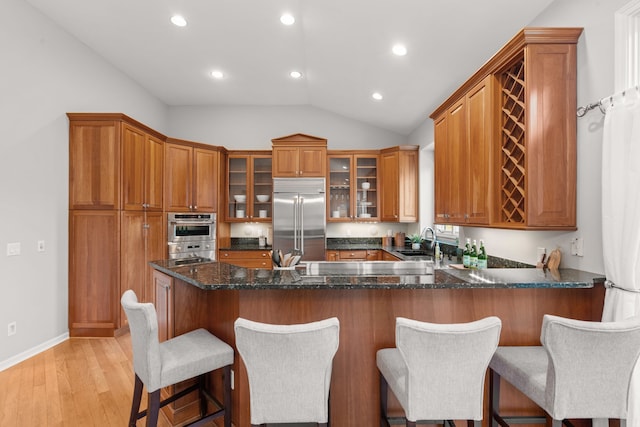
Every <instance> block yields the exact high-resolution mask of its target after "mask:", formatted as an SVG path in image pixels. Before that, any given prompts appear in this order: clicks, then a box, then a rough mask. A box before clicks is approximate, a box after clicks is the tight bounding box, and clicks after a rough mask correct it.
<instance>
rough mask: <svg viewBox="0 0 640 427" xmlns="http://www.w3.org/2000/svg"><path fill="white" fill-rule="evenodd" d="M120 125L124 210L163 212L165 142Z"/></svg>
mask: <svg viewBox="0 0 640 427" xmlns="http://www.w3.org/2000/svg"><path fill="white" fill-rule="evenodd" d="M163 139H164V138H163V137H162V136H160V135H158V134H155V135H154V134H150V133H149V132H145V131H143V130H141V129H139V128H137V127H134V126H131V125H129V124H127V123H123V124H122V153H123V155H122V172H123V174H122V179H123V186H122V204H123V208H124V209H125V210H149V211H162V178H163V174H162V171H163V166H164V165H163V162H164V141H163Z"/></svg>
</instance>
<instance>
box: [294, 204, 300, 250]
mask: <svg viewBox="0 0 640 427" xmlns="http://www.w3.org/2000/svg"><path fill="white" fill-rule="evenodd" d="M298 204H299V200H298V196H295V197H294V199H293V250H296V251H297V250H298V229H299V224H298V215H299V214H300V212H299V211H300V208H299V206H298Z"/></svg>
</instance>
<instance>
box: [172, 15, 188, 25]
mask: <svg viewBox="0 0 640 427" xmlns="http://www.w3.org/2000/svg"><path fill="white" fill-rule="evenodd" d="M171 22H172V23H173V25H175V26H176V27H185V26H186V25H187V20H186V19H184V18H183V17H182V16H181V15H173V16H172V17H171Z"/></svg>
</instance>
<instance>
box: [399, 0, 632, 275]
mask: <svg viewBox="0 0 640 427" xmlns="http://www.w3.org/2000/svg"><path fill="white" fill-rule="evenodd" d="M627 1H628V0H607V1H600V0H556V1H555V2H553V3H552V4H551V5H550V6H549V8H547V9H546V10H545V11H544V12H543V13H542V14H541V15H539V16H538V17H537V18H536V19H535V20H534V21H533V22H531V23H530V24H529V26H548V27H552V26H556V27H584V32H583V34H582V36H581V37H580V40H579V42H578V87H577V92H578V105H586V104H588V103H590V102H594V101H597V100H598V99H600V98H603V97H605V96H608V95H610V94H612V93H613V90H614V62H613V61H614V57H613V56H614V13H615V12H616V11H617V10H618V9H619V8H620V7H622V6H623V5H624V4H626V3H627ZM505 42H506V40H505ZM499 48H500V46H496V51H497V50H498V49H499ZM461 83H462V82H461ZM603 121H604V116H603V115H602V114H601V113H600V112H599V111H598V110H594V111H591V112H590V113H589V114H588V115H587V116H585V117H584V118H579V119H578V134H577V135H578V140H577V145H578V183H577V225H578V230H577V231H575V232H553V231H511V230H497V229H495V230H494V229H487V228H475V227H463V228H462V230H461V239H460V240H461V241H464V240H463V239H464V237H470V238H471V239H478V240H479V239H484V240H485V242H486V246H487V251H488V252H489V254H491V255H496V256H500V257H504V258H509V259H514V260H518V261H522V262H528V263H535V261H536V259H535V258H536V248H537V247H544V248H546V249H547V253H549V252H550V251H551V250H552V249H555V248H556V247H559V248H560V249H561V250H562V253H563V258H562V266H563V267H571V268H577V269H580V270H585V271H590V272H595V273H603V272H604V265H603V259H602V249H601V247H602V235H601V234H602V227H601V203H602V195H601V186H600V180H601V173H600V167H601V160H600V159H601V147H602V125H603ZM427 131H430V132H431V134H433V125H432V123H431V120H430V119H429V120H427V121H425V122H424V123H423V124H422V125H421V126H420V127H419V128H418V129H417V130H416V131H414V133H413V134H412V135H411V137H410V141H411V139H412V137H413V135H415V134H417V133H420V134H424V133H427ZM421 195H422V196H425V195H426V196H429V197H431V196H430V195H428V194H426V191H425V190H423V191H422V194H421ZM574 237H582V238H583V239H584V257H576V256H572V255H570V242H571V240H572V239H573V238H574Z"/></svg>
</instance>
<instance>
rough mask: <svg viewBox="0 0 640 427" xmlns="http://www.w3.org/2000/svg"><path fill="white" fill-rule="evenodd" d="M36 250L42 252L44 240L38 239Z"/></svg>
mask: <svg viewBox="0 0 640 427" xmlns="http://www.w3.org/2000/svg"><path fill="white" fill-rule="evenodd" d="M38 252H44V240H38Z"/></svg>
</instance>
